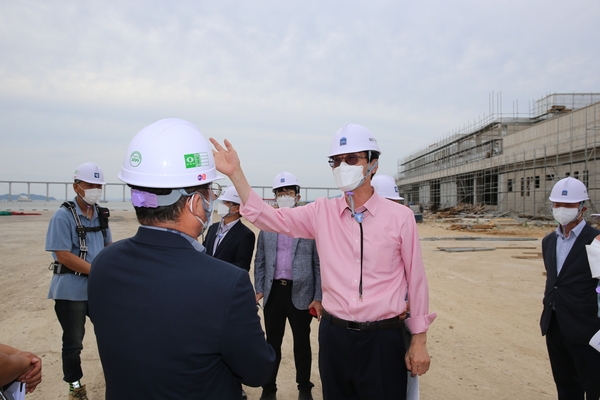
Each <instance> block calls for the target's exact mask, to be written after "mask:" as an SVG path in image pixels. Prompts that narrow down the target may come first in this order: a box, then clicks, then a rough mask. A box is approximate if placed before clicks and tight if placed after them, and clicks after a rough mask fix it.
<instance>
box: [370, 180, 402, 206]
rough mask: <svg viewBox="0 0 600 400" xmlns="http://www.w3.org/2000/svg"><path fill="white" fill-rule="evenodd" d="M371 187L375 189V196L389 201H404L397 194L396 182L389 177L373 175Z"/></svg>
mask: <svg viewBox="0 0 600 400" xmlns="http://www.w3.org/2000/svg"><path fill="white" fill-rule="evenodd" d="M371 186H373V188H375V191H376V192H377V194H378V195H379V196H381V197H385V198H386V199H390V200H404V198H403V197H400V194H399V193H398V186H397V185H396V181H395V180H394V178H392V177H391V176H389V175H379V174H377V175H375V176H374V177H373V179H371Z"/></svg>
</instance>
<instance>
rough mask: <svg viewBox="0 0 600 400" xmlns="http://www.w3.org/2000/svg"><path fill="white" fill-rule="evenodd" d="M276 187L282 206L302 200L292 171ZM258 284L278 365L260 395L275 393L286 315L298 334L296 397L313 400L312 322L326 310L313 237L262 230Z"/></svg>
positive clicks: (264, 398) (268, 399) (265, 398)
mask: <svg viewBox="0 0 600 400" xmlns="http://www.w3.org/2000/svg"><path fill="white" fill-rule="evenodd" d="M273 192H274V193H275V196H276V201H277V206H278V207H279V208H283V207H295V206H296V205H297V204H298V201H299V200H300V194H299V192H300V186H299V185H298V181H297V179H296V177H295V176H294V175H292V174H290V173H289V172H281V173H280V174H278V175H277V176H276V177H275V182H274V184H273ZM254 285H255V290H256V302H257V303H258V302H259V301H260V300H261V299H263V306H264V316H265V331H266V333H267V342H268V343H269V344H270V345H271V346H273V348H274V349H275V355H276V366H275V370H274V371H273V374H272V375H271V379H270V380H269V382H268V383H267V384H266V385H264V386H263V392H262V395H261V397H260V398H261V400H276V399H277V396H276V392H277V383H276V379H277V372H278V370H279V364H280V362H281V343H282V341H283V335H284V333H285V321H286V319H287V320H288V321H289V323H290V327H291V328H292V335H293V336H294V362H295V365H296V383H297V384H298V391H299V395H298V399H299V400H312V398H313V397H312V394H311V389H312V387H313V386H314V385H313V383H312V382H311V381H310V371H311V364H312V350H311V347H310V323H311V321H312V318H313V316H315V317H316V316H317V315H318V316H320V315H321V310H322V308H321V271H320V265H319V256H318V254H317V248H316V246H315V241H314V240H309V239H294V238H291V237H289V236H286V235H282V234H277V233H272V232H265V231H261V232H260V233H259V235H258V244H257V248H256V257H255V259H254ZM311 313H312V314H313V316H311Z"/></svg>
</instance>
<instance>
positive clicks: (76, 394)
mask: <svg viewBox="0 0 600 400" xmlns="http://www.w3.org/2000/svg"><path fill="white" fill-rule="evenodd" d="M69 400H88V397H87V391H86V390H85V385H83V386H82V387H80V388H77V389H73V390H70V391H69Z"/></svg>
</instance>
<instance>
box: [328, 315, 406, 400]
mask: <svg viewBox="0 0 600 400" xmlns="http://www.w3.org/2000/svg"><path fill="white" fill-rule="evenodd" d="M403 331H404V327H401V328H398V329H386V330H375V331H366V332H361V331H354V330H349V329H346V328H343V327H340V326H337V325H333V324H332V323H331V322H329V321H327V320H326V319H324V318H322V319H321V322H320V325H319V371H320V374H321V385H322V387H323V399H324V400H339V399H344V400H359V399H360V400H367V399H372V400H388V399H389V400H391V399H394V400H405V399H406V382H407V374H406V372H407V371H406V363H405V362H404V355H405V354H406V350H405V349H406V348H405V345H404V337H403Z"/></svg>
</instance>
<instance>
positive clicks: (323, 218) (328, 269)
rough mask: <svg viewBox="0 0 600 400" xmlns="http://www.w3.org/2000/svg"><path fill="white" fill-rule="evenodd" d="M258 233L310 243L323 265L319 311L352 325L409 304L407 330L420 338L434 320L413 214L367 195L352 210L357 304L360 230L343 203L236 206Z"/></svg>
mask: <svg viewBox="0 0 600 400" xmlns="http://www.w3.org/2000/svg"><path fill="white" fill-rule="evenodd" d="M240 211H241V213H242V215H243V216H244V217H246V219H248V220H249V221H250V222H252V223H253V224H254V225H256V226H257V227H258V228H260V229H262V230H265V231H271V232H278V233H283V234H285V235H288V236H292V237H301V238H306V239H314V240H315V241H316V245H317V250H318V252H319V258H320V261H321V286H322V290H323V301H322V304H323V308H324V309H326V310H327V311H328V312H329V313H330V314H332V315H335V316H336V317H338V318H343V319H346V320H350V321H360V322H365V321H378V320H381V319H386V318H391V317H394V316H397V315H399V314H401V313H402V312H404V311H405V309H406V301H405V299H406V297H407V290H408V300H409V302H410V318H408V319H407V320H406V324H407V326H408V328H409V329H410V331H411V332H412V333H413V334H417V333H421V332H426V331H427V329H428V328H429V325H430V324H431V323H432V322H433V320H434V319H435V317H436V314H435V313H429V288H428V285H427V278H426V276H425V269H424V267H423V260H422V257H421V247H420V245H419V236H418V233H417V227H416V223H415V217H414V215H413V213H412V211H411V210H410V209H409V208H408V207H405V206H402V205H400V204H397V203H394V202H392V201H389V200H387V199H384V198H382V197H379V196H378V195H377V193H373V195H372V196H371V198H370V199H369V200H368V201H367V202H366V203H365V204H364V206H363V207H360V208H358V209H357V211H363V212H364V214H365V217H364V220H363V223H362V224H363V238H364V251H363V299H362V301H361V300H360V299H359V295H358V294H359V290H358V287H359V282H360V227H359V225H358V223H357V222H356V221H355V220H354V218H352V217H351V215H350V210H349V208H348V205H347V203H346V200H345V199H344V198H335V199H325V198H320V199H318V200H317V201H315V202H314V203H310V204H307V205H305V206H303V207H295V208H281V209H274V208H272V207H270V206H269V205H268V204H266V203H265V202H263V201H262V199H261V198H260V197H259V196H258V194H256V193H255V192H254V191H252V192H251V194H250V197H249V198H248V201H247V202H246V204H243V205H242V206H241V207H240Z"/></svg>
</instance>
